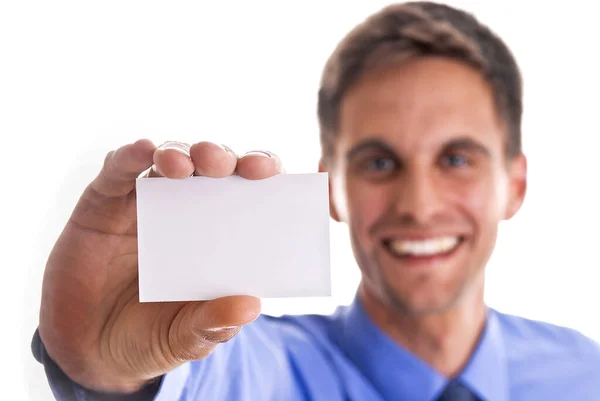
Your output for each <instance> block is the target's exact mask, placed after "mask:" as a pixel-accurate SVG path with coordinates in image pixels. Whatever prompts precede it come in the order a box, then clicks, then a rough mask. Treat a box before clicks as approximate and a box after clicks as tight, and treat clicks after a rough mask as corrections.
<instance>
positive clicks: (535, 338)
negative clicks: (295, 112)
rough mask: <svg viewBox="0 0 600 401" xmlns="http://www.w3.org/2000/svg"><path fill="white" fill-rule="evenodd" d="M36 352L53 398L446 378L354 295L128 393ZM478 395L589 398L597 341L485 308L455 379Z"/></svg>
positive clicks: (351, 396) (211, 394) (257, 327)
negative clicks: (92, 383)
mask: <svg viewBox="0 0 600 401" xmlns="http://www.w3.org/2000/svg"><path fill="white" fill-rule="evenodd" d="M33 349H34V354H35V355H36V358H37V359H38V360H39V361H40V362H42V363H43V364H44V366H45V368H46V373H47V376H48V379H49V382H50V385H51V387H52V389H53V391H54V394H55V396H56V397H57V399H58V400H60V401H67V400H68V401H71V400H77V401H96V400H115V401H116V400H127V401H129V400H131V401H134V400H135V401H142V400H143V401H149V400H156V401H167V400H168V401H175V400H180V401H194V400H198V401H206V400H210V401H213V400H214V401H218V400H232V401H246V400H247V401H271V400H272V401H283V400H290V401H304V400H317V401H320V400H322V401H367V400H368V401H387V400H390V401H392V400H393V401H403V400H407V401H434V400H436V399H437V398H438V397H439V396H440V394H441V393H442V392H443V390H444V388H445V387H446V385H447V384H448V382H449V381H448V379H447V378H446V377H444V376H442V375H440V374H439V373H437V372H436V371H434V370H433V369H432V368H431V367H429V366H428V365H426V364H425V363H423V362H422V361H421V360H419V359H418V358H417V357H416V356H414V355H413V354H411V353H410V352H408V351H407V350H405V349H403V348H402V347H400V346H398V345H397V344H396V343H394V342H393V341H392V340H391V339H390V338H389V337H388V336H387V335H386V334H385V333H383V332H382V331H381V330H380V329H379V328H378V327H377V326H375V325H374V323H373V322H372V321H371V320H370V318H369V317H368V316H367V315H366V313H365V312H364V310H363V308H362V306H361V303H360V301H359V300H358V299H357V300H355V301H354V303H353V304H352V305H350V306H344V307H340V308H338V310H337V311H336V312H335V313H334V314H333V315H331V316H319V315H306V316H284V317H281V318H274V317H269V316H261V317H260V318H258V319H257V320H256V321H254V322H253V323H251V324H250V325H248V326H246V327H244V328H243V329H242V331H241V332H240V333H239V334H238V335H237V336H236V337H235V338H234V339H233V340H231V341H230V342H228V343H226V344H222V345H220V346H219V347H218V348H217V349H216V350H215V352H213V354H211V355H210V356H209V357H208V358H206V359H204V360H202V361H196V362H192V363H187V364H185V365H183V366H181V367H179V368H178V369H175V370H174V371H172V372H170V373H168V374H166V375H165V376H164V377H163V378H162V380H161V381H159V382H157V383H156V384H155V385H154V386H149V387H148V388H145V389H143V390H142V391H140V392H139V393H137V394H131V395H128V396H116V395H114V396H111V395H101V394H97V393H93V392H91V391H88V390H86V389H83V388H82V387H80V386H78V385H77V384H75V383H73V382H71V381H70V380H69V379H68V378H67V377H66V376H65V375H64V374H63V373H62V372H61V371H60V369H59V368H58V367H57V366H56V365H55V364H54V363H53V362H52V360H50V359H49V358H48V355H47V354H46V353H45V350H44V347H43V344H42V343H41V341H40V339H39V336H38V335H36V336H35V337H34V341H33ZM458 380H460V382H461V383H463V384H464V385H465V386H466V387H468V389H470V390H471V391H472V392H473V394H474V395H475V396H476V397H477V398H479V399H480V400H482V401H538V400H539V401H542V400H544V401H547V400H553V401H563V400H564V401H566V400H569V401H598V400H600V346H599V345H598V344H597V343H595V342H594V341H592V340H590V339H588V338H586V337H584V336H583V335H581V334H579V333H578V332H576V331H574V330H571V329H567V328H563V327H558V326H554V325H551V324H548V323H541V322H536V321H532V320H527V319H524V318H520V317H516V316H511V315H506V314H502V313H499V312H497V311H495V310H493V309H489V310H488V316H487V323H486V327H485V330H484V332H483V335H482V336H481V339H480V341H479V344H478V345H477V348H476V349H475V351H474V352H473V355H472V356H471V358H470V361H469V362H468V364H467V365H466V367H465V369H464V371H463V372H462V373H461V375H460V377H459V378H458Z"/></svg>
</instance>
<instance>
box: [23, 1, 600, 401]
mask: <svg viewBox="0 0 600 401" xmlns="http://www.w3.org/2000/svg"><path fill="white" fill-rule="evenodd" d="M521 112H522V93H521V78H520V73H519V70H518V67H517V65H516V63H515V60H514V59H513V56H512V55H511V53H510V51H509V50H508V49H507V47H506V46H505V45H504V44H503V42H502V41H501V40H500V39H499V38H498V37H496V36H495V35H494V34H493V33H492V32H490V30H489V29H487V28H486V27H485V26H482V25H481V24H480V23H479V22H478V21H476V20H475V19H474V18H473V17H472V16H470V15H468V14H466V13H464V12H462V11H459V10H456V9H453V8H450V7H448V6H445V5H441V4H434V3H428V2H414V3H406V4H399V5H393V6H390V7H387V8H385V9H383V10H382V11H380V12H379V13H377V14H375V15H373V16H371V17H370V18H368V19H367V20H366V21H365V22H364V23H363V24H361V25H359V26H358V27H357V28H355V29H354V30H353V31H352V32H350V33H349V34H348V36H347V37H346V38H344V40H343V41H342V42H341V43H340V45H339V46H338V48H337V49H336V50H335V52H334V53H333V55H332V56H331V58H330V59H329V61H328V63H327V65H326V67H325V70H324V73H323V80H322V86H321V89H320V92H319V108H318V115H319V121H320V127H321V139H322V149H323V156H322V159H321V162H320V170H321V171H327V172H329V174H330V188H331V191H330V205H331V216H332V218H334V219H335V220H337V221H341V222H345V223H347V224H348V226H349V228H350V233H351V240H352V245H353V250H354V254H355V256H356V259H357V262H358V265H359V267H360V269H361V272H362V281H361V283H360V287H359V289H358V292H357V297H356V300H355V302H354V303H353V304H352V305H351V306H349V307H341V308H340V309H339V310H338V311H337V312H336V313H335V314H334V315H332V316H288V317H284V318H273V317H267V316H261V315H260V303H259V300H258V299H256V298H253V297H250V296H243V297H242V296H236V297H227V298H222V299H216V300H212V301H208V302H190V303H183V302H177V303H159V304H140V303H138V292H137V254H136V251H137V236H136V220H135V216H136V210H135V178H136V177H138V176H139V175H140V174H141V173H142V172H144V171H147V175H148V176H157V175H160V176H165V177H168V178H171V179H180V178H184V177H188V176H190V175H191V174H196V175H204V176H210V177H224V176H227V175H230V174H234V173H236V174H239V175H240V176H242V177H245V178H247V179H263V178H266V177H269V176H272V175H274V174H278V173H281V171H282V166H281V163H280V161H279V159H278V158H277V157H276V156H275V155H273V154H271V153H269V152H252V153H250V154H247V155H244V156H242V157H238V156H236V155H235V154H234V153H233V151H231V150H230V149H229V148H227V147H222V146H219V145H216V144H213V143H206V142H200V143H197V144H194V145H192V146H191V147H190V146H187V145H185V144H182V143H177V142H169V143H166V144H164V145H162V146H161V147H159V148H158V149H156V148H155V146H154V145H153V144H152V143H151V142H149V141H147V140H140V141H138V142H135V143H133V144H129V145H126V146H123V147H121V148H120V149H118V150H116V151H115V152H111V153H109V155H108V156H107V158H106V160H105V164H104V167H103V169H102V170H101V172H100V174H99V175H98V177H97V178H96V179H95V180H94V181H93V182H92V183H91V184H90V185H89V187H88V188H87V189H86V190H85V192H84V193H83V195H82V197H81V199H80V201H79V203H78V204H77V206H76V208H75V210H74V212H73V214H72V217H71V218H70V220H69V222H68V223H67V225H66V227H65V229H64V231H63V233H62V234H61V236H60V238H59V239H58V241H57V243H56V246H55V247H54V249H53V251H52V253H51V255H50V258H49V260H48V265H47V268H46V273H45V277H44V285H43V294H42V305H41V313H40V325H39V331H38V332H36V335H35V336H34V341H33V350H34V354H35V355H36V358H37V359H38V360H39V361H41V362H42V363H43V364H44V366H45V368H46V372H47V374H48V377H49V381H50V384H51V386H52V388H53V391H54V394H55V395H56V397H57V399H59V400H71V399H77V400H151V399H160V400H309V399H310V400H328V401H337V400H339V401H342V400H375V401H377V400H415V401H420V400H423V401H428V400H488V401H508V400H511V401H521V400H527V401H535V400H550V399H552V400H590V401H591V400H597V399H599V398H600V391H599V390H600V373H599V372H598V370H599V369H598V368H600V349H599V347H598V345H597V344H596V343H594V342H593V341H591V340H589V339H587V338H585V337H583V336H582V335H580V334H578V333H577V332H575V331H573V330H570V329H566V328H561V327H556V326H552V325H549V324H545V323H540V322H534V321H530V320H526V319H523V318H519V317H514V316H507V315H504V314H501V313H499V312H497V311H494V310H493V309H490V308H487V307H486V305H485V304H484V297H483V289H484V270H485V265H486V263H487V261H488V259H489V258H490V255H491V253H492V250H493V248H494V244H495V241H496V235H497V227H498V224H499V222H500V221H502V220H506V219H510V218H511V217H512V216H513V215H514V214H515V213H517V211H518V210H519V208H520V206H521V204H522V202H523V199H524V196H525V192H526V159H525V156H524V155H523V153H522V151H521V130H520V127H521ZM199 207H200V206H199ZM265 257H268V255H265ZM165 268H168V266H165Z"/></svg>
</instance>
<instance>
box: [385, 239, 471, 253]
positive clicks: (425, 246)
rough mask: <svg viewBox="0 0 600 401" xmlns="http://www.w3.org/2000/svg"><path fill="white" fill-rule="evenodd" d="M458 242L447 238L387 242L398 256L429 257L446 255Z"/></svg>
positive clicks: (458, 240)
mask: <svg viewBox="0 0 600 401" xmlns="http://www.w3.org/2000/svg"><path fill="white" fill-rule="evenodd" d="M459 242H460V238H459V237H453V236H447V237H437V238H428V239H426V240H401V239H395V240H391V241H390V242H389V245H390V249H391V250H392V251H393V252H394V253H395V254H398V255H399V256H405V255H413V256H431V255H436V254H439V253H446V252H449V251H451V250H452V249H454V248H455V247H456V246H457V245H458V243H459Z"/></svg>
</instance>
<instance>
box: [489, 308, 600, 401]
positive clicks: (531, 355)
mask: <svg viewBox="0 0 600 401" xmlns="http://www.w3.org/2000/svg"><path fill="white" fill-rule="evenodd" d="M495 314H496V316H497V318H498V322H499V323H500V327H501V332H502V338H503V341H504V349H505V353H506V358H507V362H508V369H509V375H510V376H511V381H512V383H513V386H514V387H515V388H521V389H522V390H523V391H525V389H532V388H535V389H536V391H538V392H544V391H547V392H548V396H549V397H550V396H551V395H552V394H554V396H557V394H562V393H565V394H564V396H569V397H570V396H571V395H573V394H574V393H573V392H574V391H575V392H579V393H578V394H580V395H581V397H580V398H578V399H582V400H583V399H585V400H587V399H595V398H589V397H590V396H592V397H596V396H597V393H598V390H600V369H599V367H600V345H599V344H598V343H597V342H596V341H594V340H592V339H591V338H589V337H587V336H585V335H584V334H582V333H581V332H579V331H577V330H574V329H572V328H569V327H565V326H560V325H556V324H551V323H547V322H542V321H539V320H532V319H527V318H523V317H518V316H514V315H509V314H503V313H499V312H495ZM575 398H577V397H575ZM555 399H563V398H560V397H558V398H555Z"/></svg>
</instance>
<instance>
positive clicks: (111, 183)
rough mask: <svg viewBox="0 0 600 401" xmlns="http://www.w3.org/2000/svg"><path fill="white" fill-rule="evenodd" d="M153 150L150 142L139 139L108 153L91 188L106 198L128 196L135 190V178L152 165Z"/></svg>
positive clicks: (153, 147)
mask: <svg viewBox="0 0 600 401" xmlns="http://www.w3.org/2000/svg"><path fill="white" fill-rule="evenodd" d="M155 149H156V146H155V145H154V144H153V143H152V142H151V141H150V140H148V139H140V140H139V141H137V142H134V143H131V144H128V145H125V146H122V147H120V148H118V149H117V150H113V151H111V152H109V153H108V154H107V155H106V158H105V159H104V165H103V167H102V170H100V173H99V174H98V176H97V177H96V178H95V179H94V181H92V183H91V184H90V186H91V188H92V189H94V190H95V191H96V192H98V193H100V194H102V195H104V196H108V197H113V196H123V195H126V194H128V193H129V192H131V191H132V190H133V189H134V188H135V180H136V178H138V177H139V176H140V174H141V173H142V172H144V171H145V170H147V169H148V168H149V167H150V166H151V165H152V155H153V154H154V151H155Z"/></svg>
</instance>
